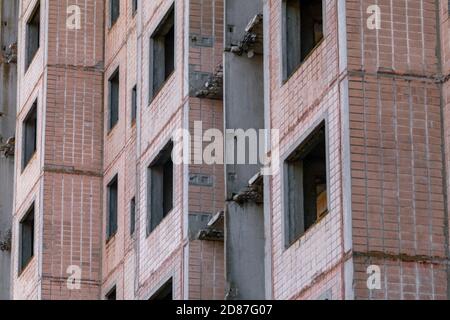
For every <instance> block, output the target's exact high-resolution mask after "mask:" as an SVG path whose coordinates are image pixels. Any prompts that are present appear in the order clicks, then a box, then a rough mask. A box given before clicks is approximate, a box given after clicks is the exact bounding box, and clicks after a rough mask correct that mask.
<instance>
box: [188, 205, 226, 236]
mask: <svg viewBox="0 0 450 320" xmlns="http://www.w3.org/2000/svg"><path fill="white" fill-rule="evenodd" d="M195 238H196V239H197V240H204V241H224V239H225V233H224V212H223V211H220V212H218V213H216V214H215V215H214V216H213V217H211V219H210V220H209V221H208V224H207V226H206V228H204V229H201V230H200V231H199V232H198V233H197V235H196V237H195Z"/></svg>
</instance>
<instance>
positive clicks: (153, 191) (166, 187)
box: [147, 142, 173, 234]
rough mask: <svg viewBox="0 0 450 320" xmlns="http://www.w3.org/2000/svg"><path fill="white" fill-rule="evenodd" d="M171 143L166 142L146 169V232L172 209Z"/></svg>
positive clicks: (154, 227) (153, 227) (150, 230)
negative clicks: (147, 201)
mask: <svg viewBox="0 0 450 320" xmlns="http://www.w3.org/2000/svg"><path fill="white" fill-rule="evenodd" d="M172 149H173V143H172V142H170V143H168V144H167V145H166V146H165V147H164V149H163V150H162V151H161V152H160V153H159V155H158V156H157V157H156V159H155V161H154V162H153V164H151V165H150V167H149V169H148V199H149V204H148V210H149V213H148V219H147V234H150V233H151V232H153V230H155V229H156V227H157V226H158V225H159V224H160V223H161V222H162V221H163V220H164V218H165V217H166V216H167V215H168V214H169V213H170V211H172V209H173V162H172Z"/></svg>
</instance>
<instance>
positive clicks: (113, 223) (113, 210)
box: [106, 176, 119, 240]
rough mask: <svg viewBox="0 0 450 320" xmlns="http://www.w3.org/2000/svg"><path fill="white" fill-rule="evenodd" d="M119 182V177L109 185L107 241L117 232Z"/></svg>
mask: <svg viewBox="0 0 450 320" xmlns="http://www.w3.org/2000/svg"><path fill="white" fill-rule="evenodd" d="M118 180H119V179H118V177H117V176H115V177H114V178H113V179H112V180H111V182H110V183H109V184H108V221H107V224H106V226H107V230H106V231H107V233H106V236H107V240H109V239H111V238H112V237H113V236H114V235H115V234H116V232H117V204H118V203H117V199H118Z"/></svg>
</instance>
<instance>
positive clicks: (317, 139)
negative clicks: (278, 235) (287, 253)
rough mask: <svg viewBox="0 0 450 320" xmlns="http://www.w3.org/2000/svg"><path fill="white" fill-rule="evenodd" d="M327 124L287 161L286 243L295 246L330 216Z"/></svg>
mask: <svg viewBox="0 0 450 320" xmlns="http://www.w3.org/2000/svg"><path fill="white" fill-rule="evenodd" d="M326 157H327V156H326V138H325V124H322V125H320V126H319V127H318V128H317V129H316V130H315V131H314V132H313V133H312V134H311V135H310V136H309V137H308V138H307V139H306V140H305V142H303V143H302V144H301V145H300V147H298V148H297V149H296V150H295V151H294V152H293V153H292V154H291V155H290V156H289V158H288V159H287V160H286V165H285V190H286V197H285V208H286V231H287V232H286V235H287V237H286V242H287V244H288V245H291V244H292V243H294V242H295V241H296V240H298V238H299V237H301V236H302V235H303V234H304V233H305V232H306V231H308V229H310V228H311V227H312V226H313V225H314V224H315V223H316V222H318V221H319V220H320V219H321V218H323V217H324V216H325V215H326V214H327V213H328V195H327V181H328V180H327V160H326Z"/></svg>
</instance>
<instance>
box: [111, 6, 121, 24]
mask: <svg viewBox="0 0 450 320" xmlns="http://www.w3.org/2000/svg"><path fill="white" fill-rule="evenodd" d="M109 5H110V7H109V17H110V20H109V26H110V27H112V26H113V25H114V24H115V23H116V21H117V19H119V16H120V0H110V3H109Z"/></svg>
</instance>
